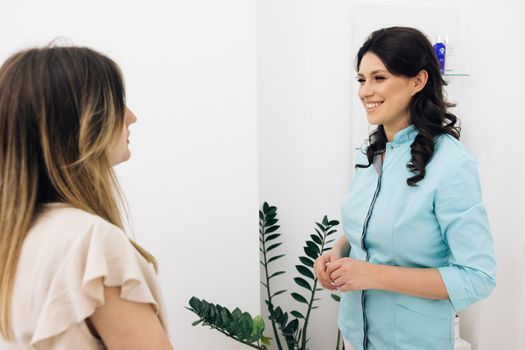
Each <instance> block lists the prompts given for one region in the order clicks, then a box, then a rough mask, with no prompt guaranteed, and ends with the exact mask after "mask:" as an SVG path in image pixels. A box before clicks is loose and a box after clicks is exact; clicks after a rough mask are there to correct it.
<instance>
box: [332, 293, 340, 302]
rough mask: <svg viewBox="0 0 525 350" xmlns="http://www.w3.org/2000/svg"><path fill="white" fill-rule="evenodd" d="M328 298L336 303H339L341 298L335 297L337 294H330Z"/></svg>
mask: <svg viewBox="0 0 525 350" xmlns="http://www.w3.org/2000/svg"><path fill="white" fill-rule="evenodd" d="M330 296H331V297H332V299H334V300H335V301H337V302H340V301H341V297H340V296H339V295H337V294H334V293H332V294H330Z"/></svg>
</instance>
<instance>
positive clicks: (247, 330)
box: [239, 312, 253, 339]
mask: <svg viewBox="0 0 525 350" xmlns="http://www.w3.org/2000/svg"><path fill="white" fill-rule="evenodd" d="M239 326H240V332H239V338H241V339H246V338H248V337H249V336H250V335H251V334H252V328H253V320H252V316H251V315H250V314H249V313H247V312H245V313H243V314H242V316H241V322H240V323H239Z"/></svg>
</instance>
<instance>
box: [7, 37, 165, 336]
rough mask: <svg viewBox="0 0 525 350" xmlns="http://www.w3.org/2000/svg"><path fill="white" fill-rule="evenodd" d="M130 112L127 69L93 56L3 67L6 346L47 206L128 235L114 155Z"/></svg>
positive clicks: (19, 61) (32, 59)
mask: <svg viewBox="0 0 525 350" xmlns="http://www.w3.org/2000/svg"><path fill="white" fill-rule="evenodd" d="M125 111H126V106H125V92H124V84H123V79H122V74H121V72H120V69H119V68H118V66H117V64H116V63H115V62H114V61H112V60H111V59H110V58H108V57H106V56H104V55H102V54H100V53H98V52H96V51H94V50H92V49H89V48H83V47H45V48H35V49H29V50H25V51H22V52H19V53H16V54H14V55H13V56H11V57H9V58H8V59H7V60H6V61H5V63H4V64H3V65H2V66H1V67H0V264H1V265H0V333H1V334H2V336H3V337H4V338H5V339H6V340H10V339H11V337H12V334H11V333H12V332H11V328H10V311H11V310H10V303H11V298H12V290H13V282H14V276H15V273H16V267H17V263H18V259H19V256H20V251H21V248H22V243H23V241H24V238H25V236H26V234H27V232H28V230H29V229H30V227H31V225H32V223H33V221H34V220H35V218H36V217H37V216H38V214H39V211H40V210H41V208H42V206H43V204H45V203H50V202H62V203H67V204H69V205H71V206H73V207H76V208H78V209H81V210H84V211H86V212H89V213H92V214H95V215H98V216H100V217H102V218H104V219H105V220H107V221H109V222H110V223H112V224H114V225H116V226H118V227H120V228H122V229H123V230H124V219H123V217H124V216H123V215H122V212H121V210H120V209H121V208H125V207H126V206H125V201H124V197H123V196H122V192H121V190H120V187H119V184H118V181H117V178H116V176H115V173H114V171H113V168H112V165H111V164H110V162H109V160H108V156H107V151H108V148H109V147H110V145H111V144H112V142H114V140H115V139H116V138H118V136H119V135H120V134H121V132H122V130H123V127H124V115H125ZM131 243H132V244H133V245H134V246H135V248H136V249H137V250H138V251H139V252H140V254H141V255H142V256H144V258H145V259H146V260H147V261H149V262H151V263H152V264H153V265H154V266H155V268H156V267H157V263H156V261H155V258H154V257H153V256H152V255H150V254H149V253H148V252H146V251H145V250H144V249H143V248H141V247H140V246H139V245H138V244H137V243H135V242H133V241H131Z"/></svg>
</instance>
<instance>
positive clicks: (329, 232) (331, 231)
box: [326, 230, 337, 236]
mask: <svg viewBox="0 0 525 350" xmlns="http://www.w3.org/2000/svg"><path fill="white" fill-rule="evenodd" d="M336 232H337V230H330V231H328V232H327V233H326V235H327V236H330V235H331V234H332V233H336Z"/></svg>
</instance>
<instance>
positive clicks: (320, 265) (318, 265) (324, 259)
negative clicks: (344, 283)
mask: <svg viewBox="0 0 525 350" xmlns="http://www.w3.org/2000/svg"><path fill="white" fill-rule="evenodd" d="M340 258H341V253H340V251H339V250H338V249H337V248H336V247H334V248H332V249H330V250H329V251H327V252H325V253H324V254H323V255H321V256H320V257H318V258H317V259H316V260H315V263H314V271H315V275H316V276H317V279H318V280H319V282H321V285H322V286H323V287H324V288H326V289H329V290H335V287H334V285H333V284H332V280H331V279H330V274H329V273H328V272H327V266H328V265H329V264H330V263H333V262H334V261H336V260H337V259H340Z"/></svg>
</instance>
